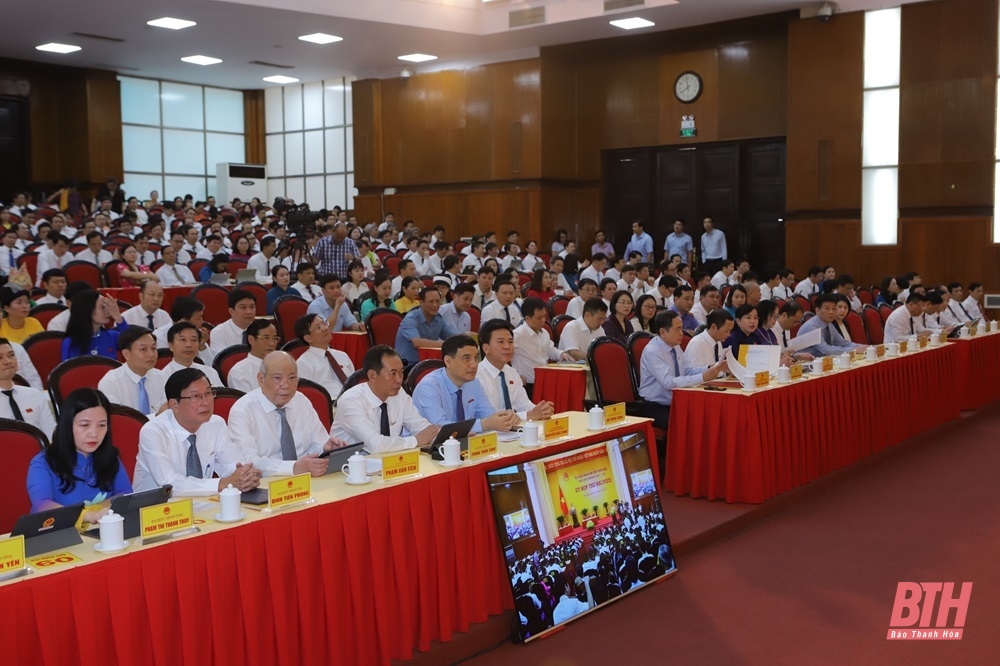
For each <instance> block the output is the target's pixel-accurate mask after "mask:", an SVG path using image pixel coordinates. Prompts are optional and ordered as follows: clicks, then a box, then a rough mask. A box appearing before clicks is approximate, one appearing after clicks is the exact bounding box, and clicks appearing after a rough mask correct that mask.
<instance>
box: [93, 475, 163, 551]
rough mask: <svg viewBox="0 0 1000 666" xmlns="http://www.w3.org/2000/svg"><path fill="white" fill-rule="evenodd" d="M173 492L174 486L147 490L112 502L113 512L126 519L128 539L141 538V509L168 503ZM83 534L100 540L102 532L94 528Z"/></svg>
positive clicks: (121, 496)
mask: <svg viewBox="0 0 1000 666" xmlns="http://www.w3.org/2000/svg"><path fill="white" fill-rule="evenodd" d="M173 490H174V488H173V486H171V485H166V486H163V487H162V488H154V489H153V490H145V491H143V492H140V493H132V494H131V495H119V496H118V497H116V498H114V499H113V500H111V510H112V511H114V512H115V513H117V514H118V515H119V516H122V517H123V518H124V519H125V523H124V524H123V525H122V529H123V531H124V536H125V538H126V539H136V538H138V537H139V532H140V531H141V526H140V521H139V513H140V512H139V509H144V508H146V507H147V506H156V505H157V504H164V503H166V502H167V501H168V500H169V499H170V496H171V495H172V494H173ZM83 534H84V535H86V536H89V537H93V538H95V539H99V538H100V537H101V530H100V529H98V528H97V527H94V528H93V529H90V530H87V531H86V532H84V533H83Z"/></svg>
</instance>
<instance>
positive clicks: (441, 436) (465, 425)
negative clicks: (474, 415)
mask: <svg viewBox="0 0 1000 666" xmlns="http://www.w3.org/2000/svg"><path fill="white" fill-rule="evenodd" d="M475 424H476V419H469V420H468V421H459V422H457V423H446V424H444V425H443V426H441V430H440V431H439V432H438V434H437V437H435V438H434V441H433V442H431V448H436V447H437V446H438V445H439V444H444V443H445V442H447V441H448V438H450V437H454V438H455V439H464V438H466V437H468V436H469V433H470V432H472V426H474V425H475ZM467 446H468V445H466V447H467Z"/></svg>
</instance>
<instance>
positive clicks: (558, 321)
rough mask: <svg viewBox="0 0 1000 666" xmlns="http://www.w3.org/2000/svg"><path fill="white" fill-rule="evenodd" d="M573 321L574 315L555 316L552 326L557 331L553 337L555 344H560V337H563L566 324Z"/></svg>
mask: <svg viewBox="0 0 1000 666" xmlns="http://www.w3.org/2000/svg"><path fill="white" fill-rule="evenodd" d="M571 321H573V317H570V316H569V315H566V314H564V315H559V316H558V317H553V319H552V328H554V329H555V332H556V334H555V336H553V338H552V343H553V344H556V345H558V344H559V338H561V337H562V331H563V329H564V328H566V324H568V323H570V322H571Z"/></svg>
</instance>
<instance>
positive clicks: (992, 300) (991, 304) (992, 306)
mask: <svg viewBox="0 0 1000 666" xmlns="http://www.w3.org/2000/svg"><path fill="white" fill-rule="evenodd" d="M983 307H985V308H986V309H987V310H1000V294H986V295H985V296H983Z"/></svg>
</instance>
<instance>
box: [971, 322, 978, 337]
mask: <svg viewBox="0 0 1000 666" xmlns="http://www.w3.org/2000/svg"><path fill="white" fill-rule="evenodd" d="M978 332H979V323H978V322H976V323H975V324H973V325H972V326H970V327H969V337H970V338H974V337H976V333H978Z"/></svg>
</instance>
